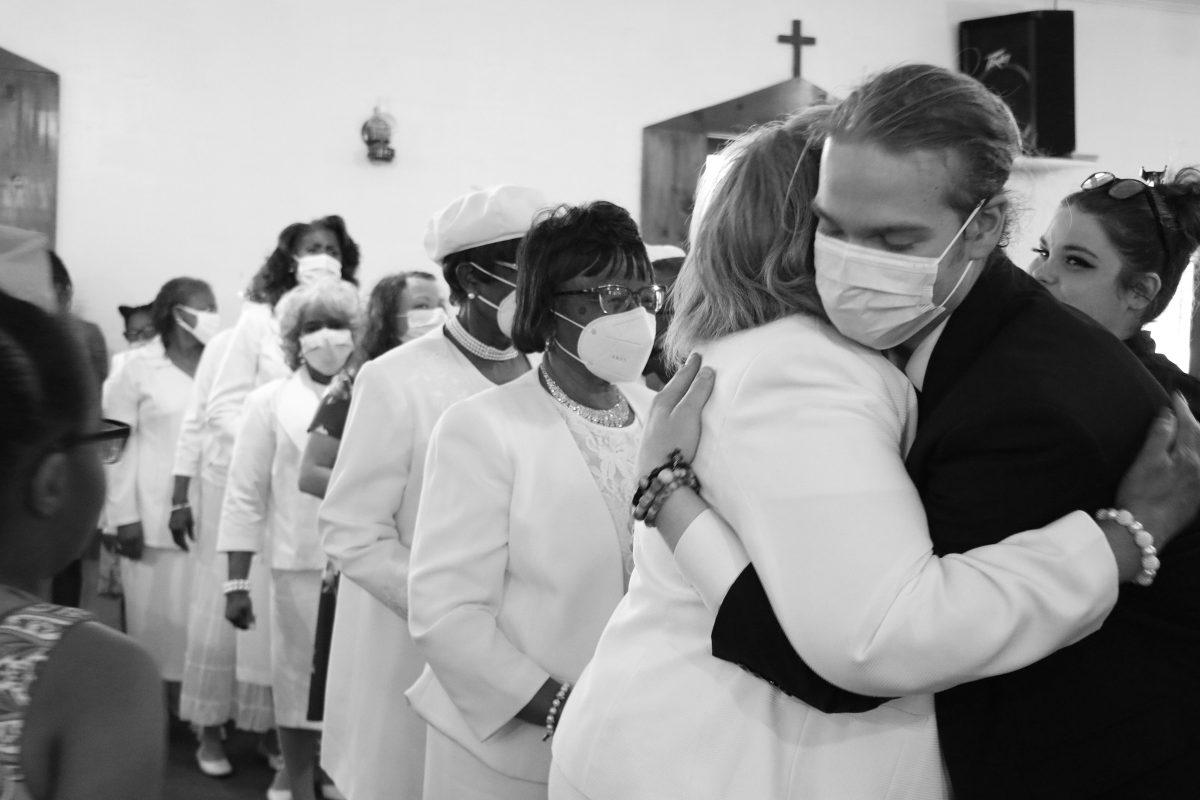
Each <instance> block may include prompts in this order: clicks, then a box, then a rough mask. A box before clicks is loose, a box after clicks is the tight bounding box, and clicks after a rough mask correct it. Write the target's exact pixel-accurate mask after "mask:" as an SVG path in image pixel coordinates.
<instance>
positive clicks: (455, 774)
mask: <svg viewBox="0 0 1200 800" xmlns="http://www.w3.org/2000/svg"><path fill="white" fill-rule="evenodd" d="M546 746H547V747H549V746H550V744H549V743H548V742H547V744H546ZM424 800H547V793H546V784H544V783H535V782H534V781H524V780H521V779H520V778H511V777H509V776H508V775H502V774H501V773H499V772H496V770H494V769H492V768H491V767H489V766H488V765H487V764H484V763H483V762H482V761H480V760H479V759H478V758H476V757H475V756H473V755H471V753H470V752H469V751H467V750H466V749H465V748H464V747H463V746H462V745H460V744H459V743H458V742H456V741H454V740H453V739H451V738H450V737H448V736H446V735H445V734H443V733H442V732H441V731H439V730H438V729H437V728H434V727H432V726H430V727H429V730H428V732H427V733H426V734H425V794H424Z"/></svg>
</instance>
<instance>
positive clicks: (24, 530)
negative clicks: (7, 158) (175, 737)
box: [0, 229, 167, 800]
mask: <svg viewBox="0 0 1200 800" xmlns="http://www.w3.org/2000/svg"><path fill="white" fill-rule="evenodd" d="M11 230H12V229H8V231H11ZM21 233H22V234H23V232H21ZM9 235H10V234H9V233H8V232H7V231H0V240H2V239H4V238H7V237H9ZM4 249H5V248H4V246H3V242H2V241H0V252H2V251H4ZM0 260H4V259H0ZM12 268H13V265H11V264H8V263H3V264H0V372H2V373H3V374H4V376H5V391H4V392H3V393H0V461H2V462H3V464H4V469H3V470H0V742H3V747H2V748H0V797H4V798H12V799H13V800H30V798H32V800H49V798H55V800H83V798H94V797H121V798H129V799H130V800H155V799H156V798H159V797H161V796H162V786H163V766H164V760H165V757H166V740H167V736H166V729H165V728H166V726H165V721H166V715H165V714H164V713H163V711H164V708H163V694H162V684H161V683H160V678H159V671H158V667H157V665H156V664H155V663H154V661H153V659H151V658H150V656H148V655H147V654H146V653H145V651H143V650H142V649H141V648H139V647H138V646H137V645H136V644H135V643H134V642H133V641H132V640H131V639H129V638H128V637H126V636H124V635H122V634H120V633H117V632H116V631H113V630H112V629H111V628H108V627H107V626H104V625H101V624H99V623H97V622H94V621H92V620H91V616H90V615H89V614H87V613H85V612H83V611H80V610H79V609H75V608H66V607H63V606H57V605H53V604H50V603H45V602H43V601H42V600H41V599H40V598H39V597H38V596H37V594H36V592H37V585H38V582H39V581H41V580H42V579H45V578H49V577H50V576H51V575H53V574H55V573H56V572H57V571H58V570H59V569H61V568H62V567H63V566H64V565H65V564H67V563H68V562H69V561H71V560H72V559H74V558H77V557H78V556H79V555H80V554H81V553H82V552H83V550H84V548H85V547H86V546H87V543H88V541H89V540H90V538H91V536H92V534H93V532H94V531H95V529H96V520H97V516H98V515H99V513H100V509H101V506H102V504H103V502H104V470H103V468H102V466H101V465H102V463H113V462H115V461H116V460H117V459H118V458H119V457H120V456H121V451H122V448H123V446H124V444H125V442H126V440H127V438H128V436H129V429H128V428H127V427H126V426H124V425H122V424H120V423H116V422H111V421H101V419H100V403H99V391H98V386H97V385H96V382H95V379H94V378H93V377H92V374H91V370H90V369H89V368H88V362H87V357H86V354H85V352H84V350H83V347H82V345H81V343H80V336H79V332H78V331H77V330H76V329H75V321H74V320H73V319H72V318H70V317H68V316H67V315H64V314H60V313H57V312H56V311H55V310H54V309H53V307H52V306H51V305H50V304H49V303H47V304H45V305H43V306H42V307H38V306H36V305H33V304H32V303H29V302H25V301H23V300H18V299H16V298H14V297H13V296H11V295H9V294H6V293H5V291H3V289H4V283H5V281H4V278H5V277H6V276H5V275H4V274H3V273H4V272H6V271H8V270H10V269H12ZM38 268H45V266H44V265H40V266H39V267H38ZM31 299H32V298H31Z"/></svg>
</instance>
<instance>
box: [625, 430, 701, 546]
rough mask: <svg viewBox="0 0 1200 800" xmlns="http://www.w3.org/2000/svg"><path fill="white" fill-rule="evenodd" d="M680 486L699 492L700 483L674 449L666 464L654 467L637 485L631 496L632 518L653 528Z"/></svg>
mask: <svg viewBox="0 0 1200 800" xmlns="http://www.w3.org/2000/svg"><path fill="white" fill-rule="evenodd" d="M681 486H687V487H688V488H690V489H692V490H694V491H699V490H700V481H699V479H697V478H696V473H695V472H694V471H693V470H692V465H691V464H689V463H688V462H686V461H684V460H683V453H682V452H680V451H679V450H678V449H676V450H673V451H671V458H670V460H669V461H667V463H665V464H663V465H662V466H660V467H655V468H654V469H653V470H651V472H650V474H649V475H647V476H646V477H644V478H642V480H641V481H640V482H639V483H638V490H637V492H636V493H635V494H634V496H633V518H634V519H636V520H639V521H643V522H645V523H646V525H648V526H650V527H654V524H655V521H656V520H657V519H658V512H659V511H661V510H662V507H663V504H664V503H666V501H667V498H668V497H670V496H671V494H672V493H673V492H674V491H675V490H676V489H678V488H680V487H681Z"/></svg>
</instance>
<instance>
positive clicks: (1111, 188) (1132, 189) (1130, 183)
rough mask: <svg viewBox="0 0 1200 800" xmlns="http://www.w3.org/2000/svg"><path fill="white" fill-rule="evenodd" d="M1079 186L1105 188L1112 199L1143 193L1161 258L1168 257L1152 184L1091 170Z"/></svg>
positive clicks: (1127, 197) (1169, 252) (1156, 196)
mask: <svg viewBox="0 0 1200 800" xmlns="http://www.w3.org/2000/svg"><path fill="white" fill-rule="evenodd" d="M1079 188H1081V189H1084V190H1085V191H1092V190H1094V189H1104V188H1107V189H1108V196H1109V197H1111V198H1113V199H1114V200H1128V199H1129V198H1131V197H1136V196H1137V195H1139V194H1140V195H1145V197H1146V204H1147V205H1149V206H1150V213H1151V214H1153V215H1154V224H1155V226H1156V228H1157V229H1158V241H1159V243H1160V244H1162V249H1163V258H1164V259H1165V258H1169V257H1170V254H1171V251H1170V249H1169V248H1168V247H1167V229H1166V226H1164V225H1163V215H1162V211H1161V210H1160V209H1159V205H1158V204H1159V203H1160V202H1161V200H1160V199H1159V197H1158V194H1157V193H1156V192H1155V191H1154V186H1153V185H1151V184H1149V183H1146V182H1145V181H1140V180H1138V179H1137V178H1118V177H1117V176H1116V175H1113V174H1112V173H1111V172H1093V173H1092V174H1091V175H1089V176H1088V177H1087V178H1086V179H1085V180H1084V181H1083V183H1081V184H1079Z"/></svg>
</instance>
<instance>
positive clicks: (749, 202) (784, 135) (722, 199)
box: [665, 106, 830, 364]
mask: <svg viewBox="0 0 1200 800" xmlns="http://www.w3.org/2000/svg"><path fill="white" fill-rule="evenodd" d="M829 111H830V109H829V108H828V107H826V106H818V107H813V108H809V109H805V110H803V111H799V112H797V113H795V114H792V115H791V116H789V117H787V118H786V119H782V120H778V121H775V122H770V123H767V124H766V125H762V126H761V127H758V128H755V129H754V130H752V131H750V132H749V133H746V134H744V135H743V136H741V137H739V138H738V139H735V140H734V141H733V142H731V143H730V144H729V145H728V146H727V147H726V148H725V150H724V151H723V152H724V154H725V156H726V157H727V161H726V165H725V167H724V169H723V171H722V173H721V175H720V177H719V178H717V182H716V185H715V186H714V187H713V188H712V190H711V193H710V194H709V195H708V198H707V202H706V203H705V204H704V205H703V207H702V208H698V209H697V210H696V212H695V213H696V214H697V215H698V219H697V220H696V222H695V224H694V226H693V230H694V236H693V241H692V243H691V244H692V246H691V251H690V252H689V253H688V256H687V259H686V261H684V265H683V269H682V270H681V271H680V273H679V279H678V280H677V281H676V283H675V286H674V289H673V291H672V296H673V300H674V306H675V316H674V318H673V319H672V321H671V325H670V328H669V329H668V330H667V336H666V342H665V353H666V357H667V358H668V359H669V360H670V361H672V362H673V363H675V364H679V363H681V362H682V361H683V360H684V359H686V358H687V356H688V354H689V353H690V352H691V351H692V350H693V349H695V347H696V346H697V345H699V344H702V343H704V342H708V341H712V340H713V339H716V338H718V337H721V336H725V335H727V334H730V333H734V332H736V331H740V330H745V329H747V328H753V327H756V326H758V325H762V324H764V323H767V322H771V321H773V320H776V319H779V318H781V317H784V316H787V315H788V314H794V313H801V314H811V315H813V316H817V317H821V318H822V319H824V318H825V312H824V310H823V309H822V308H821V300H820V298H819V297H818V296H817V290H816V283H815V280H814V278H813V270H812V241H813V231H814V229H815V225H816V222H815V217H814V215H813V212H812V200H813V197H814V196H815V194H816V191H817V170H818V167H819V162H820V156H821V152H820V149H821V141H822V138H823V131H822V130H821V124H822V123H823V122H824V120H825V119H826V118H827V117H828V116H829Z"/></svg>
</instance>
